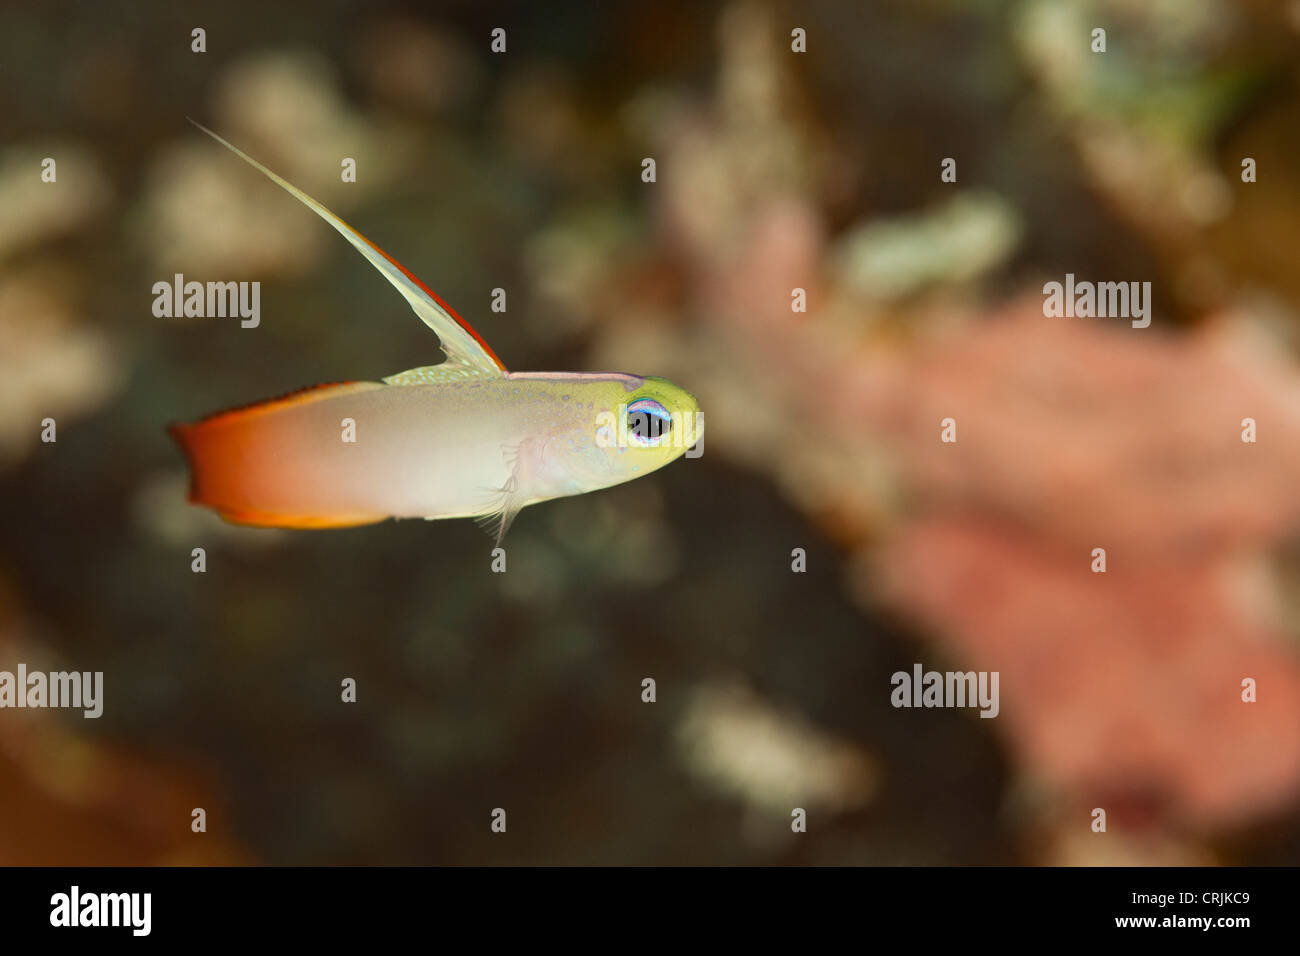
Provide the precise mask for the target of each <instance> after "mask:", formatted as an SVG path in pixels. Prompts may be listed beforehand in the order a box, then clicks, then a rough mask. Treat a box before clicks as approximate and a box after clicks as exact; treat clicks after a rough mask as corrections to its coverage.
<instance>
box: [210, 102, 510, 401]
mask: <svg viewBox="0 0 1300 956" xmlns="http://www.w3.org/2000/svg"><path fill="white" fill-rule="evenodd" d="M190 122H191V123H194V125H195V126H197V127H198V128H199V129H201V130H202V131H203V132H205V133H207V134H208V135H209V136H211V137H212V138H213V139H215V140H216V141H217V142H218V143H220V144H221V145H222V146H225V147H226V148H227V149H229V150H230V151H231V152H232V153H234V154H235V155H236V156H238V157H239V158H240V159H242V160H244V161H245V162H246V163H248V164H249V165H250V166H252V167H253V168H254V169H256V170H257V171H258V172H260V173H261V174H262V175H263V176H265V177H266V178H267V179H269V180H271V181H272V182H273V183H275V184H276V185H277V186H279V187H281V188H282V189H284V191H285V192H287V193H289V195H291V196H293V197H294V198H295V199H297V200H298V201H299V202H301V203H302V204H303V205H304V206H306V207H307V208H308V209H310V210H311V211H312V212H314V213H315V214H316V215H318V216H320V217H321V218H322V219H324V220H325V221H326V222H327V223H329V224H330V225H331V226H333V227H334V229H335V230H336V231H337V232H338V233H339V234H340V235H341V236H343V238H344V239H346V240H347V241H348V242H349V243H351V245H352V248H354V249H356V250H357V251H358V252H359V253H361V254H362V255H363V256H365V257H366V259H367V261H369V263H370V264H371V265H372V266H374V267H375V268H376V269H378V270H379V271H380V273H381V274H382V275H383V276H384V278H385V279H387V280H388V281H389V282H390V283H392V285H393V287H394V288H396V289H397V291H398V292H400V293H401V294H402V297H403V298H405V299H406V301H407V302H409V303H410V304H411V308H412V309H413V310H414V311H415V314H416V315H418V316H419V317H420V319H421V321H423V322H424V324H425V325H427V326H428V327H429V328H431V329H433V331H434V332H436V333H437V334H438V340H439V341H440V342H441V343H442V350H443V352H445V353H446V355H447V361H448V362H449V363H452V364H455V365H460V366H463V367H464V368H466V369H468V370H472V371H473V372H474V373H476V374H478V375H489V376H493V377H500V376H501V375H502V374H503V373H504V372H505V370H506V366H505V363H504V362H502V361H501V359H499V358H497V355H496V353H495V352H493V351H492V348H491V347H490V346H489V345H488V344H487V343H486V342H484V341H483V338H482V336H480V335H479V334H478V333H477V332H475V331H474V329H473V328H471V327H470V324H469V323H468V322H466V321H465V320H464V319H462V318H461V317H460V315H458V314H457V312H456V310H455V309H453V308H452V307H451V306H449V305H448V304H447V303H446V302H444V301H443V300H442V298H441V297H439V296H438V295H437V294H436V293H435V292H434V291H433V290H432V289H430V288H429V287H428V286H427V285H425V284H424V283H423V282H421V281H420V280H419V279H417V278H416V277H415V276H414V275H413V274H412V273H411V271H410V270H409V269H407V268H406V267H405V266H404V265H402V264H401V263H400V262H398V261H397V260H396V259H394V258H393V257H392V256H390V255H389V254H388V253H386V252H384V250H383V249H380V248H379V247H378V246H377V245H375V244H374V243H373V242H371V241H370V240H369V239H367V238H366V237H365V236H363V235H361V233H359V232H357V231H356V230H355V229H353V228H352V227H351V226H349V225H348V224H347V223H346V222H344V221H343V220H342V219H340V218H339V217H338V216H336V215H334V213H332V212H330V211H329V210H328V209H326V208H325V207H324V206H323V205H321V204H320V203H318V202H317V201H316V200H315V199H312V198H311V197H310V196H308V195H307V194H306V193H305V192H303V191H302V190H301V189H299V188H298V187H297V186H295V185H293V184H292V183H290V182H289V181H288V180H285V179H281V178H280V177H279V176H277V175H276V174H275V173H273V172H271V170H269V169H267V168H266V167H265V166H263V165H262V164H261V163H259V162H258V161H257V160H255V159H253V157H251V156H249V155H248V154H247V153H245V152H244V151H243V150H241V149H240V148H239V147H237V146H235V145H233V144H232V143H229V142H227V141H226V140H224V139H222V138H221V137H220V136H218V135H217V134H216V133H214V132H212V130H210V129H208V128H207V127H206V126H204V125H203V124H201V123H196V122H194V120H190Z"/></svg>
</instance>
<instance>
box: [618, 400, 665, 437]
mask: <svg viewBox="0 0 1300 956" xmlns="http://www.w3.org/2000/svg"><path fill="white" fill-rule="evenodd" d="M672 428H673V416H672V414H671V413H670V412H669V411H668V409H666V408H664V407H663V406H662V405H660V404H659V403H658V402H656V401H655V400H654V399H653V398H639V399H637V400H636V401H635V402H633V403H632V404H630V405H628V407H627V437H628V441H630V442H632V444H634V445H643V446H649V445H658V444H660V443H661V442H662V441H663V440H664V439H665V438H667V437H668V433H669V432H670V431H672Z"/></svg>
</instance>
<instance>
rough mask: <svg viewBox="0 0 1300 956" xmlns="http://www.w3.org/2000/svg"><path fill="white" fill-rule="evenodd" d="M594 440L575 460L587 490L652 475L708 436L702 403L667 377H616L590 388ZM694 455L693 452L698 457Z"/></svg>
mask: <svg viewBox="0 0 1300 956" xmlns="http://www.w3.org/2000/svg"><path fill="white" fill-rule="evenodd" d="M587 394H588V396H589V397H590V399H592V400H593V401H592V405H593V411H594V412H595V415H594V419H593V421H592V428H593V432H592V436H591V438H592V440H591V442H590V444H586V443H584V444H585V445H586V447H585V449H584V453H583V454H581V455H580V456H577V457H576V460H574V461H572V462H571V464H570V473H571V474H572V475H573V477H574V478H575V479H576V480H577V481H578V482H580V483H581V484H582V485H583V486H585V488H586V489H587V490H595V489H597V488H608V487H609V486H611V485H617V484H621V483H622V482H625V481H631V480H632V479H633V478H639V477H641V476H642V475H645V474H649V473H650V472H652V471H655V470H657V469H659V468H662V467H663V466H664V465H666V464H668V463H669V462H671V461H673V460H674V459H676V458H680V457H681V456H682V455H684V454H686V452H687V451H689V450H691V449H692V448H696V453H698V451H699V449H698V448H697V447H696V446H697V445H698V443H699V441H700V439H701V438H702V437H703V435H704V417H703V415H702V413H701V412H700V405H699V402H697V401H696V400H695V396H694V395H692V394H691V393H690V392H688V391H686V389H684V388H681V387H679V386H677V385H674V384H673V383H672V382H670V381H668V379H666V378H659V377H657V376H648V377H646V378H644V379H641V378H637V377H634V376H618V377H611V379H610V380H608V381H605V382H600V383H599V384H595V383H593V384H592V386H591V387H590V390H589V391H588V393H587ZM696 453H693V454H692V457H695V456H696Z"/></svg>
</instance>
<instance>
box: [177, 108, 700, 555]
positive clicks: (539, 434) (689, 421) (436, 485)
mask: <svg viewBox="0 0 1300 956" xmlns="http://www.w3.org/2000/svg"><path fill="white" fill-rule="evenodd" d="M191 122H193V121H191ZM194 125H195V126H198V128H199V129H201V130H203V132H205V133H207V134H208V135H209V136H211V137H212V138H213V139H215V140H216V141H217V142H218V143H221V144H222V145H223V146H225V147H226V148H227V149H229V150H231V151H232V152H233V153H234V154H235V155H236V156H239V157H240V158H241V159H243V160H244V161H246V162H247V163H249V164H250V165H252V166H253V167H254V168H255V169H257V170H258V171H259V172H261V173H262V174H263V175H264V176H266V177H267V178H268V179H270V180H271V181H272V182H274V183H276V184H277V185H279V186H281V187H282V188H283V189H284V190H285V191H287V192H288V193H289V194H290V195H292V196H293V197H295V198H296V199H297V200H298V201H299V202H301V203H303V204H304V205H305V206H307V207H308V208H309V209H311V210H312V212H314V213H316V215H318V216H320V217H321V218H322V219H324V220H325V221H326V222H327V223H329V224H330V225H331V226H333V227H334V228H335V229H336V230H337V231H338V232H339V233H340V234H341V235H342V236H343V238H345V239H346V240H347V241H348V242H349V243H351V244H352V247H353V248H354V249H356V250H357V251H358V252H360V253H361V254H362V255H363V256H365V257H366V260H367V261H368V262H370V264H371V265H372V266H374V267H375V268H376V269H378V270H379V272H380V274H381V275H383V277H384V278H385V279H387V280H388V281H389V282H390V283H391V284H392V285H393V286H394V287H395V288H396V289H397V291H398V292H400V293H401V294H402V296H403V297H404V298H405V299H406V301H407V302H409V303H410V305H411V308H412V309H413V310H414V311H415V314H416V315H418V316H419V317H420V318H421V319H422V320H423V321H424V323H425V325H427V326H429V328H431V329H432V330H433V331H434V332H435V333H436V334H437V336H438V339H439V342H440V344H441V346H442V351H443V355H444V360H443V361H442V362H441V363H440V364H436V365H426V366H421V367H419V368H413V369H410V370H409V371H405V372H398V373H397V374H395V375H390V376H388V377H387V378H385V379H383V380H382V381H379V382H367V381H355V382H339V383H334V384H326V385H315V386H310V387H308V388H305V389H300V390H298V391H295V392H291V393H289V394H287V395H283V396H281V397H279V398H272V399H268V400H266V401H261V402H256V403H254V404H251V405H245V406H242V407H238V408H233V409H229V410H226V411H221V412H217V413H215V414H213V415H209V416H208V417H206V418H203V419H201V420H200V421H197V422H193V423H190V424H174V425H171V426H169V431H170V432H171V434H172V436H173V437H174V438H175V439H176V441H177V443H178V444H179V445H180V447H181V449H182V450H183V451H184V453H185V456H186V458H187V459H188V462H189V467H190V476H191V481H190V492H189V500H190V501H191V502H193V503H195V504H199V505H204V506H206V507H209V508H212V509H214V510H215V511H216V512H217V513H218V514H219V515H220V516H221V517H222V518H224V519H226V520H227V521H230V522H233V523H236V524H244V525H255V526H259V527H273V528H344V527H352V526H356V525H364V524H372V523H374V522H379V521H384V520H387V519H388V518H412V517H419V518H425V519H428V520H435V519H438V518H475V519H477V520H478V521H479V523H480V524H481V525H483V526H484V527H485V528H486V529H487V530H488V531H489V532H490V533H492V534H494V535H495V538H496V541H497V543H498V544H499V543H500V541H501V539H502V538H503V537H504V535H505V533H506V530H507V529H508V528H509V527H510V523H511V521H513V520H514V518H515V516H516V515H517V514H518V513H519V511H520V510H521V509H523V508H525V507H527V506H528V505H532V504H537V503H538V502H542V501H548V500H550V499H552V498H561V497H565V496H567V495H581V494H586V493H587V492H590V491H598V490H600V489H602V488H609V487H611V486H613V485H617V484H621V483H622V482H625V481H630V480H632V479H633V478H640V477H642V476H644V475H648V474H649V473H650V472H652V471H656V470H657V469H659V468H662V467H664V466H665V465H667V464H668V463H669V462H671V461H673V460H675V459H676V458H678V457H680V456H681V455H682V454H684V453H685V452H686V451H687V450H688V449H690V448H692V447H695V446H696V445H697V443H698V442H699V441H700V439H701V437H702V436H703V433H704V419H703V415H702V414H701V412H700V409H699V404H698V403H697V402H696V400H695V397H694V396H693V395H691V393H690V392H687V391H686V390H685V389H682V388H680V387H678V386H677V385H674V384H673V383H672V382H670V381H668V380H667V379H665V378H659V377H657V376H644V375H628V374H622V373H608V372H509V371H507V370H506V367H505V365H504V364H503V363H502V361H501V360H500V359H499V358H497V355H496V353H495V352H493V351H492V349H491V347H490V346H489V345H488V344H487V343H486V342H485V341H483V339H482V338H481V337H480V336H479V334H478V333H477V332H475V331H474V330H473V329H472V328H471V327H470V326H469V324H468V323H467V322H466V321H465V320H464V319H462V318H461V317H460V316H459V315H458V314H457V313H456V311H455V310H454V309H452V307H451V306H449V305H448V304H447V303H446V302H444V301H443V300H442V299H441V298H439V297H438V296H437V295H436V294H435V293H434V292H433V291H432V290H431V289H429V287H428V286H426V285H425V284H424V283H423V282H421V281H420V280H419V279H417V278H416V277H415V276H414V275H412V274H411V272H410V271H408V270H407V269H406V268H405V267H404V266H402V265H401V264H399V263H398V262H397V260H396V259H394V258H393V257H392V256H390V255H388V253H386V252H384V251H383V250H382V249H380V248H379V247H378V246H377V245H375V244H374V243H373V242H371V241H370V240H369V239H367V238H366V237H365V236H363V235H361V233H359V232H357V231H356V230H355V229H353V228H352V227H351V226H349V225H348V224H347V223H345V222H344V221H343V220H342V219H340V218H339V217H338V216H336V215H334V214H333V213H332V212H330V211H329V210H328V209H326V208H325V207H324V206H323V205H321V204H320V203H318V202H317V201H316V200H314V199H312V198H311V197H310V196H308V195H307V194H305V193H303V192H302V191H301V190H299V189H297V188H296V187H294V186H293V185H292V184H290V183H289V182H287V181H285V180H284V179H281V178H280V177H279V176H277V175H276V174H275V173H273V172H272V171H271V170H269V169H267V168H266V167H265V166H263V165H262V164H261V163H259V162H257V161H256V160H255V159H253V158H252V157H250V156H248V155H247V154H246V153H244V152H243V151H242V150H240V149H238V148H236V147H235V146H233V145H231V144H230V143H228V142H227V141H226V140H224V139H222V138H221V137H220V136H218V135H217V134H216V133H214V132H212V131H211V130H209V129H207V128H206V127H204V126H201V125H200V124H198V123H195V124H194Z"/></svg>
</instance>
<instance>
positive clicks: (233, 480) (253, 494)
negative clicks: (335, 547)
mask: <svg viewBox="0 0 1300 956" xmlns="http://www.w3.org/2000/svg"><path fill="white" fill-rule="evenodd" d="M383 387H384V386H382V385H380V384H378V383H376V382H340V383H334V384H328V385H313V386H309V387H308V388H304V389H299V390H298V391H296V392H290V393H289V394H287V395H282V396H280V397H278V398H272V399H269V400H267V401H263V402H255V403H253V404H251V405H243V406H240V407H238V408H232V409H227V410H225V411H221V412H217V413H215V414H212V415H209V416H207V417H206V418H203V419H201V420H199V421H197V422H194V423H192V424H181V423H174V424H171V425H168V426H167V431H168V433H169V434H170V435H171V436H172V438H173V439H175V441H176V444H178V445H179V446H180V448H181V450H182V451H183V452H184V453H185V457H186V458H187V459H188V461H189V465H190V492H189V500H190V501H191V502H193V503H194V504H199V505H205V506H207V507H209V508H213V509H214V510H216V511H217V513H218V514H220V515H221V517H222V518H224V519H225V520H226V521H229V522H231V523H233V524H242V525H252V526H256V527H263V528H350V527H355V526H357V525H363V524H374V523H376V522H379V521H384V520H386V519H387V518H388V515H383V514H379V515H376V514H356V513H329V514H306V513H299V512H295V511H293V510H292V509H290V508H286V507H283V506H281V507H272V508H268V507H265V506H264V503H263V502H264V497H265V487H266V485H267V484H268V482H267V480H266V474H267V471H268V469H271V468H273V467H274V461H273V458H274V456H273V455H268V454H265V453H263V450H262V449H259V448H258V445H257V442H258V434H259V432H258V429H257V427H256V426H257V425H258V424H259V421H258V420H259V419H261V418H262V417H263V416H266V415H269V414H271V413H274V412H279V411H284V410H286V409H289V408H293V407H294V406H297V405H303V404H310V403H312V402H317V401H321V400H322V399H326V398H333V397H337V396H340V395H345V394H347V393H349V392H357V391H367V390H369V389H373V388H383ZM268 459H272V460H271V461H270V462H268Z"/></svg>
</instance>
